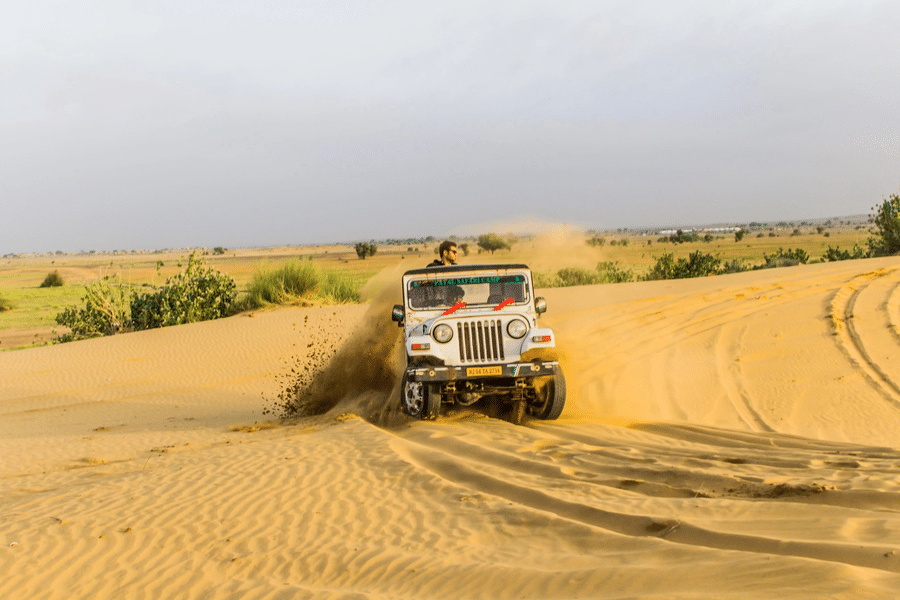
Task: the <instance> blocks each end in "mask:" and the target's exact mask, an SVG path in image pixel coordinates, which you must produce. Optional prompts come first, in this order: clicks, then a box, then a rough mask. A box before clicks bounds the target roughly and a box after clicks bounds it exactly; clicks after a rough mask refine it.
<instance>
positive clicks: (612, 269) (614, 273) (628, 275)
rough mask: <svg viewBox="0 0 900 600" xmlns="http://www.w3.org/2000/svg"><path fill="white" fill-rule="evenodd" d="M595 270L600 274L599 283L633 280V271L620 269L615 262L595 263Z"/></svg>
mask: <svg viewBox="0 0 900 600" xmlns="http://www.w3.org/2000/svg"><path fill="white" fill-rule="evenodd" d="M597 272H598V273H599V274H600V283H626V282H628V281H634V272H633V271H632V270H631V269H620V268H619V267H617V266H616V264H615V263H611V262H605V261H604V262H599V263H597Z"/></svg>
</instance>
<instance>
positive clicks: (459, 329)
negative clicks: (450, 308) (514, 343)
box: [456, 319, 504, 362]
mask: <svg viewBox="0 0 900 600" xmlns="http://www.w3.org/2000/svg"><path fill="white" fill-rule="evenodd" d="M456 333H457V338H458V339H459V359H460V361H462V362H476V361H477V362H496V361H500V360H504V356H503V324H502V323H501V322H500V319H487V320H485V321H463V322H460V323H457V324H456Z"/></svg>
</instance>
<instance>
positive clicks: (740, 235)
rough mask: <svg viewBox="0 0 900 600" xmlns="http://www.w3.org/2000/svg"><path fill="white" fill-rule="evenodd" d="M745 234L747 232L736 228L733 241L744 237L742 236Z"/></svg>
mask: <svg viewBox="0 0 900 600" xmlns="http://www.w3.org/2000/svg"><path fill="white" fill-rule="evenodd" d="M746 234H747V232H746V231H744V230H743V229H738V230H737V231H735V232H734V241H735V242H739V241H741V240H742V239H744V236H745V235H746Z"/></svg>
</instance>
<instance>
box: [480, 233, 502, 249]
mask: <svg viewBox="0 0 900 600" xmlns="http://www.w3.org/2000/svg"><path fill="white" fill-rule="evenodd" d="M477 244H478V247H479V248H481V249H482V250H485V251H489V252H490V253H491V254H493V253H494V252H495V251H496V250H504V249H506V250H509V248H510V245H509V243H508V242H507V241H506V240H504V239H503V238H502V237H500V236H499V235H497V234H496V233H486V234H484V235H479V236H478V242H477Z"/></svg>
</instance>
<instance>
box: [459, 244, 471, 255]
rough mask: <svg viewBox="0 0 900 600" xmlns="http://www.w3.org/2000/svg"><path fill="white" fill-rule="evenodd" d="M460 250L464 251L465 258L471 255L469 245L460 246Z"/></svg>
mask: <svg viewBox="0 0 900 600" xmlns="http://www.w3.org/2000/svg"><path fill="white" fill-rule="evenodd" d="M459 249H460V250H462V251H463V256H468V255H469V244H460V245H459Z"/></svg>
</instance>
